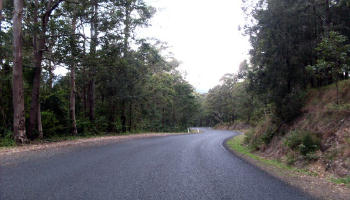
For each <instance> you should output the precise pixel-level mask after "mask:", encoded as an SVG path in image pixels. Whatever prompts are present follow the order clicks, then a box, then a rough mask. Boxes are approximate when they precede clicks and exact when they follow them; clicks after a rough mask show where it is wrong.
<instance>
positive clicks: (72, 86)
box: [69, 14, 78, 135]
mask: <svg viewBox="0 0 350 200" xmlns="http://www.w3.org/2000/svg"><path fill="white" fill-rule="evenodd" d="M76 24H77V18H76V16H75V14H74V16H73V19H72V37H73V39H72V43H71V48H72V56H73V59H72V63H71V68H70V83H71V84H70V101H69V102H70V106H69V112H70V118H71V123H72V134H73V135H77V134H78V130H77V122H76V117H75V93H76V91H75V61H74V58H75V56H76V45H75V43H76V40H75V29H76Z"/></svg>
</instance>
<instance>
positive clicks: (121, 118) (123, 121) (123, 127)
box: [120, 99, 126, 133]
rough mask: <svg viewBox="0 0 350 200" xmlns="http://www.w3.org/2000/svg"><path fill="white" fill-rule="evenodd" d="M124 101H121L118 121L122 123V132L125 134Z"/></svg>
mask: <svg viewBox="0 0 350 200" xmlns="http://www.w3.org/2000/svg"><path fill="white" fill-rule="evenodd" d="M125 109H126V108H125V100H124V99H123V100H122V114H121V116H120V121H121V123H122V132H123V133H125V132H126V116H125Z"/></svg>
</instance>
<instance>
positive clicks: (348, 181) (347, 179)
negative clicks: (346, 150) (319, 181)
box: [331, 176, 350, 186]
mask: <svg viewBox="0 0 350 200" xmlns="http://www.w3.org/2000/svg"><path fill="white" fill-rule="evenodd" d="M331 181H332V182H333V183H336V184H345V185H347V186H350V176H348V177H345V178H331Z"/></svg>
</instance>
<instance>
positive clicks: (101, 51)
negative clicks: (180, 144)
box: [0, 0, 199, 143]
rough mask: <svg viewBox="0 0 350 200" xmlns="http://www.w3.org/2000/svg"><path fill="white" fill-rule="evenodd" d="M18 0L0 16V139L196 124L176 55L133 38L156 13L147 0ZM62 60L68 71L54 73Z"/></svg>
mask: <svg viewBox="0 0 350 200" xmlns="http://www.w3.org/2000/svg"><path fill="white" fill-rule="evenodd" d="M1 2H2V1H1ZM13 3H14V4H12V2H10V1H5V4H4V9H1V16H0V20H1V23H0V37H1V41H0V51H1V54H0V56H1V57H0V59H1V62H0V81H1V84H0V94H1V98H0V139H1V138H4V137H5V136H6V137H8V133H9V132H10V131H11V130H13V136H14V139H16V141H17V142H18V143H23V142H26V141H27V138H26V137H27V136H28V138H29V139H35V138H38V137H39V138H45V137H51V136H54V135H66V134H73V135H77V134H97V133H101V132H115V133H120V132H126V131H129V132H135V131H180V130H183V129H185V128H187V127H188V126H190V125H191V124H193V123H194V121H195V115H196V113H197V111H198V110H199V103H198V101H199V100H198V98H197V95H196V94H195V92H194V89H193V87H192V86H191V85H190V84H189V83H187V82H186V81H185V80H184V79H183V77H182V75H181V74H180V73H179V72H178V71H177V70H176V68H177V62H176V60H175V59H172V58H168V57H166V56H163V55H162V53H161V49H160V48H158V47H157V43H159V42H155V44H154V45H152V44H151V43H152V41H147V40H145V39H137V38H136V37H135V33H136V31H137V30H138V28H141V27H144V26H147V25H148V24H149V20H150V18H151V17H152V15H153V14H154V12H155V10H154V8H152V7H151V6H149V5H147V4H146V3H145V2H144V1H143V0H122V1H110V0H89V1H65V0H45V1H38V0H32V1H25V2H24V3H23V1H17V0H14V1H13ZM1 5H2V4H1ZM0 8H1V7H0ZM12 13H14V15H13V14H12ZM12 15H13V16H12ZM12 17H13V20H11V18H12ZM22 17H23V20H22ZM22 22H23V24H22ZM86 31H89V32H90V33H86ZM22 33H23V34H22ZM12 34H13V36H12ZM12 38H13V43H11V41H12V40H11V39H12ZM12 47H13V57H12V55H11V53H9V51H10V50H11V49H12ZM12 61H14V62H12ZM22 66H23V68H22ZM59 67H60V68H62V67H63V68H67V69H68V70H69V72H68V74H66V75H63V76H60V75H59V76H57V74H55V73H54V70H55V69H57V68H59ZM11 71H12V73H13V75H12V76H11V75H10V73H11ZM11 78H12V81H13V86H11V84H10V83H9V80H11ZM11 90H13V93H11ZM11 99H13V103H12V101H11ZM12 107H13V109H14V112H12V111H11V109H12ZM11 118H12V119H13V120H11ZM26 122H27V123H26ZM26 130H28V131H27V132H26Z"/></svg>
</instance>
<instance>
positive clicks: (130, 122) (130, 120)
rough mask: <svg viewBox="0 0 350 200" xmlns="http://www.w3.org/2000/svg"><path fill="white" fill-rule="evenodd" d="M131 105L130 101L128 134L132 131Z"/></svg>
mask: <svg viewBox="0 0 350 200" xmlns="http://www.w3.org/2000/svg"><path fill="white" fill-rule="evenodd" d="M132 107H133V103H132V100H130V104H129V132H131V130H132V120H133V110H132Z"/></svg>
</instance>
